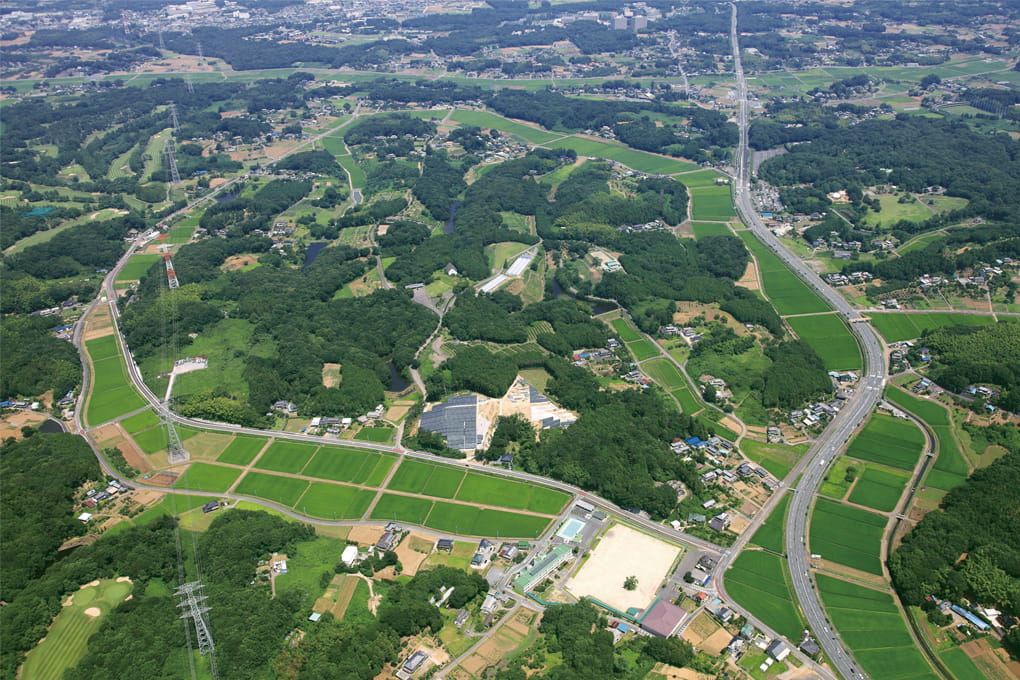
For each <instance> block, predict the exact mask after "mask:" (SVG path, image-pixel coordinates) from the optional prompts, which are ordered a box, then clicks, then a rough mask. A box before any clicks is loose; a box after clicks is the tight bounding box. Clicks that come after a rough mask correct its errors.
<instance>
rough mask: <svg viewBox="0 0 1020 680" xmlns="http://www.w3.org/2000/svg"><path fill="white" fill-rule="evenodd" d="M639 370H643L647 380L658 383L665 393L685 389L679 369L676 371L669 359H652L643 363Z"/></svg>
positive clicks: (684, 381) (685, 384) (684, 382)
mask: <svg viewBox="0 0 1020 680" xmlns="http://www.w3.org/2000/svg"><path fill="white" fill-rule="evenodd" d="M641 370H643V371H644V372H645V374H646V375H648V377H649V378H651V379H652V380H654V381H655V382H657V383H659V385H661V386H662V388H663V389H664V390H666V391H667V392H672V391H673V390H680V389H683V388H685V387H687V381H686V380H684V377H683V375H682V374H681V373H680V369H678V368H677V367H676V365H675V364H674V363H673V362H672V361H670V360H669V359H653V360H651V361H648V362H645V364H644V365H643V366H642V367H641Z"/></svg>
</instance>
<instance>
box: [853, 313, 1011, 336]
mask: <svg viewBox="0 0 1020 680" xmlns="http://www.w3.org/2000/svg"><path fill="white" fill-rule="evenodd" d="M869 317H870V319H871V325H872V326H874V327H875V330H877V331H878V332H879V333H881V334H882V337H883V338H885V340H886V342H902V341H904V340H913V339H915V338H919V337H921V334H922V333H923V332H924V331H925V330H926V329H927V330H936V329H938V328H945V327H946V326H987V325H989V324H992V323H995V319H994V318H992V317H991V316H984V315H980V314H960V313H958V312H955V313H954V312H924V313H922V314H902V313H896V312H875V313H871V314H869Z"/></svg>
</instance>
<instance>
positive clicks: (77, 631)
mask: <svg viewBox="0 0 1020 680" xmlns="http://www.w3.org/2000/svg"><path fill="white" fill-rule="evenodd" d="M132 588H133V586H132V584H130V583H127V582H121V583H118V582H117V580H116V579H103V580H101V581H100V582H99V585H96V586H88V587H85V588H82V589H81V590H78V591H77V592H75V593H74V595H72V597H71V604H70V605H68V606H66V607H63V608H61V610H60V613H59V614H58V615H57V617H56V618H55V619H54V620H53V625H51V626H50V628H49V630H47V631H46V638H45V639H44V640H43V641H42V642H40V643H39V644H38V645H36V646H35V648H33V649H32V650H31V651H30V652H29V653H28V656H27V657H25V663H24V665H23V666H22V667H21V672H20V674H19V677H20V678H23V680H60V679H61V678H63V677H64V671H66V670H67V669H69V668H73V667H74V666H76V665H77V664H78V662H79V661H80V660H81V658H82V657H83V656H85V652H86V651H87V649H88V640H89V638H90V637H91V636H92V634H93V633H95V632H96V631H98V630H99V628H100V626H101V625H102V623H103V617H104V615H105V614H107V613H109V612H110V610H112V609H113V608H115V607H116V606H117V605H119V604H120V603H121V602H122V601H123V600H124V598H126V597H127V596H128V595H129V594H130V593H131V589H132ZM93 608H94V609H95V610H98V612H99V614H98V615H97V616H90V615H89V614H94V613H95V612H93V611H90V612H89V614H86V613H85V612H86V611H87V610H89V609H93Z"/></svg>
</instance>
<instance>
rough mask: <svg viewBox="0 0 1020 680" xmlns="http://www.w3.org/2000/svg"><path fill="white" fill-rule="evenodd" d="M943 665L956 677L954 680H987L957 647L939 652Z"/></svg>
mask: <svg viewBox="0 0 1020 680" xmlns="http://www.w3.org/2000/svg"><path fill="white" fill-rule="evenodd" d="M939 656H940V657H942V661H943V663H945V664H946V665H947V666H949V670H950V671H952V673H953V675H955V676H956V680H987V676H986V675H985V674H984V673H982V672H981V669H980V668H978V667H977V666H976V665H975V664H974V662H973V661H971V660H970V657H969V656H967V652H965V651H963V650H962V649H960V648H959V647H953V648H952V649H949V650H946V651H944V652H940V653H939Z"/></svg>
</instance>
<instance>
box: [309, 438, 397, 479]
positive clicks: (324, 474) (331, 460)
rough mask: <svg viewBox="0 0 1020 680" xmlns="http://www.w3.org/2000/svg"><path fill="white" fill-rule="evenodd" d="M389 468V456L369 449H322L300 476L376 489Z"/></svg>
mask: <svg viewBox="0 0 1020 680" xmlns="http://www.w3.org/2000/svg"><path fill="white" fill-rule="evenodd" d="M392 465H393V457H392V456H383V455H381V454H379V453H376V452H375V451H371V450H369V449H355V448H351V447H340V446H324V447H322V448H321V449H319V451H318V453H316V454H315V457H314V458H312V460H311V461H310V462H309V463H308V465H307V466H306V467H305V470H304V474H305V475H306V476H308V477H319V478H322V479H332V480H333V481H336V482H350V483H352V484H368V485H369V486H378V485H379V484H380V483H381V482H382V478H383V477H385V476H386V473H387V472H389V469H390V467H391V466H392ZM377 468H379V469H378V470H377Z"/></svg>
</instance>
